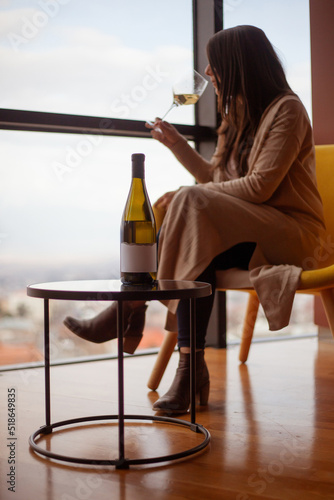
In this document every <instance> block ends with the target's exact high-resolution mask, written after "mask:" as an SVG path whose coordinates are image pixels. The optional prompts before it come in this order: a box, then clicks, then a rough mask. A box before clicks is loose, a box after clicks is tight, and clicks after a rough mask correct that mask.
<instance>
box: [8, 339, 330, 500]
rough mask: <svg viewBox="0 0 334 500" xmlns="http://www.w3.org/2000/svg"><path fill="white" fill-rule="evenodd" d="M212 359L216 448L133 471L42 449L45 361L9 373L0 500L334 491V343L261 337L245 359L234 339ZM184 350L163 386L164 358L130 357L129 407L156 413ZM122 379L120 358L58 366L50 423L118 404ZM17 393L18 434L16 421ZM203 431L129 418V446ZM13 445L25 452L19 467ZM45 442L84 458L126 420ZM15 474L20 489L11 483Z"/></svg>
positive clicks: (241, 499) (166, 444) (206, 415)
mask: <svg viewBox="0 0 334 500" xmlns="http://www.w3.org/2000/svg"><path fill="white" fill-rule="evenodd" d="M206 359H207V362H208V366H209V370H210V375H211V391H210V399H209V405H208V406H207V407H205V408H199V410H198V412H197V421H198V422H199V423H202V424H203V425H204V426H205V427H206V428H207V429H208V430H209V431H210V433H211V443H210V445H209V447H208V448H207V449H206V450H205V451H204V452H202V453H200V454H199V455H197V456H195V457H193V458H189V459H187V460H183V461H179V462H176V463H164V464H161V465H155V466H137V467H133V468H130V470H115V468H114V467H109V468H108V467H94V466H78V465H74V464H68V463H65V462H56V461H51V460H48V459H45V458H42V457H39V456H37V455H36V454H34V453H32V452H31V451H30V450H29V447H28V437H29V435H30V434H31V433H32V432H33V431H35V430H37V429H38V428H39V426H40V425H43V424H44V399H43V398H44V392H43V391H44V386H43V384H44V382H43V378H44V377H43V370H42V369H40V368H38V369H32V370H19V371H11V372H4V373H3V374H2V375H1V376H0V392H1V401H2V403H1V409H0V415H1V422H2V426H1V429H0V437H1V462H2V463H1V477H0V488H1V495H0V496H1V499H3V500H7V499H12V498H17V499H20V500H21V499H26V498H27V499H30V498H31V499H32V498H36V499H43V500H44V499H45V500H73V499H90V498H91V499H98V500H105V499H108V500H110V498H112V499H113V500H118V499H129V500H133V499H136V500H137V499H144V498H145V499H147V498H148V497H152V498H154V499H172V498H173V499H186V498H188V499H194V500H195V499H201V500H203V499H217V498H222V499H224V500H225V499H227V500H229V499H231V500H232V499H233V500H252V499H277V500H290V499H294V500H302V499H303V500H311V499H312V500H313V499H314V500H316V499H317V500H319V499H325V498H326V499H331V498H334V473H333V459H334V446H333V445H334V391H333V383H334V370H333V361H334V342H333V341H328V342H322V341H321V342H318V341H317V339H315V338H312V339H302V340H288V341H280V342H270V343H261V344H254V345H253V346H252V348H251V353H250V357H249V360H248V363H247V365H240V364H239V362H238V348H237V347H236V346H235V347H234V346H233V347H230V348H229V349H228V350H227V351H224V350H215V349H207V352H206ZM177 360H178V354H177V353H175V354H174V355H173V357H172V359H171V361H170V364H169V366H168V368H167V371H166V373H165V376H164V378H163V380H162V382H161V385H160V387H159V389H158V392H157V393H155V392H150V391H149V390H148V389H147V387H146V383H147V379H148V376H149V373H150V370H151V368H152V366H153V364H154V361H155V356H141V357H131V358H130V357H129V358H127V359H126V360H125V401H126V404H125V410H126V413H128V414H143V415H144V414H146V415H153V414H154V412H153V411H152V409H151V405H152V402H153V401H155V399H156V398H157V397H158V395H159V394H162V393H163V392H164V391H166V389H167V388H168V386H169V384H170V382H171V380H172V378H173V375H174V372H175V368H176V366H177ZM116 380H117V361H116V360H109V361H99V362H91V363H81V364H74V365H67V366H57V367H54V368H52V372H51V389H52V405H51V410H52V421H53V422H55V421H59V420H63V419H67V418H73V417H78V416H86V415H99V414H117V393H116ZM8 390H10V391H11V392H8ZM12 393H15V396H16V399H15V425H16V429H15V437H16V438H17V439H16V440H15V441H14V438H13V437H11V436H10V435H9V431H8V426H7V414H8V408H7V400H8V401H9V400H10V399H11V398H8V394H12ZM12 414H13V412H12V410H11V415H12ZM12 418H13V416H12ZM185 418H189V416H185ZM8 422H9V420H8ZM198 439H200V435H198V434H196V433H193V432H192V431H190V430H188V429H183V428H181V427H179V426H174V425H165V424H160V423H158V424H151V423H150V422H148V423H146V424H145V423H143V422H138V424H137V423H134V422H129V423H127V424H126V455H127V456H129V457H136V456H140V457H145V456H153V455H155V454H162V453H166V452H170V451H173V452H175V450H176V451H177V450H179V449H182V448H183V449H184V448H188V447H189V446H192V443H196V442H197V441H198ZM8 443H9V444H12V448H13V449H14V453H15V457H14V458H15V464H14V469H12V470H11V469H10V467H11V464H10V463H9V460H10V457H11V455H10V453H11V448H10V446H8ZM41 445H43V446H47V447H49V448H50V449H52V450H53V451H56V452H60V453H64V454H67V453H68V454H72V455H76V456H86V457H87V456H89V457H99V458H100V457H109V458H110V457H115V455H116V454H117V429H116V426H115V425H114V424H110V423H105V424H103V425H102V424H99V425H83V426H80V428H75V429H74V428H71V429H70V430H66V429H64V430H61V431H55V432H54V433H53V434H52V435H50V436H48V437H47V439H42V440H41ZM13 471H14V474H13ZM11 473H12V476H13V481H14V485H15V493H16V494H15V495H14V494H13V492H12V491H10V490H8V488H10V486H11V485H10V483H7V480H8V477H9V479H10V477H11V476H10V474H11ZM7 474H9V476H7Z"/></svg>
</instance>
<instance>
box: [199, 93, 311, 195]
mask: <svg viewBox="0 0 334 500" xmlns="http://www.w3.org/2000/svg"><path fill="white" fill-rule="evenodd" d="M265 132H266V134H264V137H263V139H262V140H260V141H259V142H258V143H257V142H256V139H255V142H254V145H253V148H254V149H253V151H252V152H251V153H250V161H251V165H250V173H249V174H248V175H246V176H245V177H241V178H240V179H233V180H230V181H226V182H221V183H219V184H217V185H214V184H211V185H210V186H208V187H211V188H212V189H222V190H223V191H224V192H225V193H227V194H230V195H232V196H235V197H237V198H241V199H243V200H246V201H250V202H253V203H264V202H266V201H267V200H268V199H269V198H270V197H271V196H272V195H273V194H274V192H275V191H276V189H277V188H278V186H279V185H280V183H281V182H282V180H283V178H284V177H285V176H286V174H287V172H288V171H289V169H290V167H291V165H292V164H293V163H294V162H295V160H296V158H297V157H298V155H299V153H300V150H301V144H302V142H303V141H304V139H305V137H306V134H310V138H311V126H310V123H309V120H308V117H307V114H306V111H305V109H304V107H303V105H302V104H301V102H300V101H298V100H296V99H290V100H287V101H285V102H283V103H282V105H281V106H280V108H279V109H278V111H277V112H276V115H275V116H274V118H273V121H272V123H271V124H270V126H269V127H268V128H267V130H265ZM258 133H261V131H258ZM261 135H262V134H261ZM218 186H219V187H218Z"/></svg>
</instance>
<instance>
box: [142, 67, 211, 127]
mask: <svg viewBox="0 0 334 500" xmlns="http://www.w3.org/2000/svg"><path fill="white" fill-rule="evenodd" d="M207 84H208V81H207V80H206V79H205V78H203V76H202V75H200V74H199V73H197V71H195V70H191V71H189V72H188V73H186V74H185V75H184V76H183V77H182V78H181V79H180V80H178V81H177V82H176V83H175V84H174V85H173V102H172V105H171V106H170V108H169V109H168V110H167V111H166V113H165V114H164V115H163V117H162V118H161V119H162V120H164V118H165V117H166V116H167V114H168V113H169V112H170V111H171V110H172V109H173V108H176V107H178V106H184V105H187V104H196V102H197V101H198V99H199V98H200V97H201V95H202V94H203V92H204V90H205V89H206V86H207ZM147 123H148V124H149V125H153V123H152V122H149V121H148V122H147Z"/></svg>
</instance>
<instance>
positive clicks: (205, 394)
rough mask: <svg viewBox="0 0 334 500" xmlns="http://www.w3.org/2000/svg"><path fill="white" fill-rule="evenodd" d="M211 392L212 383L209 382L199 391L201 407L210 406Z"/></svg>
mask: <svg viewBox="0 0 334 500" xmlns="http://www.w3.org/2000/svg"><path fill="white" fill-rule="evenodd" d="M209 392H210V381H209V380H208V381H207V383H206V384H204V385H203V387H201V389H200V391H199V404H200V405H201V406H205V405H207V404H208V399H209Z"/></svg>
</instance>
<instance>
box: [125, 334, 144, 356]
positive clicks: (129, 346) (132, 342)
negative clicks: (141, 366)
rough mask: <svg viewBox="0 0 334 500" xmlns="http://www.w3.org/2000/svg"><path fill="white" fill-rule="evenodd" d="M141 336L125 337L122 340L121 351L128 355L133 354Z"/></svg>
mask: <svg viewBox="0 0 334 500" xmlns="http://www.w3.org/2000/svg"><path fill="white" fill-rule="evenodd" d="M142 338H143V336H142V335H137V336H136V337H135V336H133V337H131V336H129V335H128V336H127V337H124V338H123V351H124V352H126V353H128V354H133V353H134V352H135V350H136V349H137V347H138V346H139V344H140V341H141V339H142Z"/></svg>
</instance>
